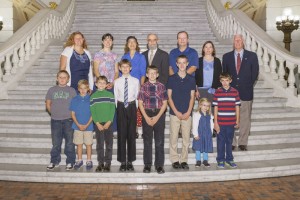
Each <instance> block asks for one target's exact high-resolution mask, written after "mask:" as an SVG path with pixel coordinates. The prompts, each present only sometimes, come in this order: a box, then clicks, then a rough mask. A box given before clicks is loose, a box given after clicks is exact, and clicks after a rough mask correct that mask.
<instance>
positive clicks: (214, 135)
mask: <svg viewBox="0 0 300 200" xmlns="http://www.w3.org/2000/svg"><path fill="white" fill-rule="evenodd" d="M212 137H213V138H214V137H217V131H216V130H215V129H214V131H213V134H212Z"/></svg>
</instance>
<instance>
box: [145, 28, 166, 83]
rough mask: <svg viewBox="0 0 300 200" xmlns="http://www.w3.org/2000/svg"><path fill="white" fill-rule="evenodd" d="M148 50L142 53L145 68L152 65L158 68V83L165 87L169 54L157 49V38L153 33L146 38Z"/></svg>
mask: <svg viewBox="0 0 300 200" xmlns="http://www.w3.org/2000/svg"><path fill="white" fill-rule="evenodd" d="M147 47H148V50H147V51H145V52H143V55H144V56H145V58H146V66H147V67H148V66H150V65H154V66H156V67H157V68H158V73H159V76H158V81H159V82H161V83H162V84H164V85H166V84H167V81H168V77H169V54H168V53H167V52H165V51H163V50H161V49H159V48H158V37H157V35H156V34H154V33H150V34H149V35H148V36H147Z"/></svg>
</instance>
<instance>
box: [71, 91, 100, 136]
mask: <svg viewBox="0 0 300 200" xmlns="http://www.w3.org/2000/svg"><path fill="white" fill-rule="evenodd" d="M70 110H71V111H73V112H74V113H75V116H76V119H77V121H78V123H79V124H82V125H85V124H87V123H88V121H89V120H90V118H91V111H90V95H88V94H87V95H85V96H84V97H82V96H80V95H77V96H76V97H74V98H73V99H72V101H71V104H70ZM72 128H73V129H74V130H79V128H78V126H77V125H76V123H75V122H73V124H72ZM93 130H94V126H93V123H90V125H89V126H88V127H87V128H86V131H93Z"/></svg>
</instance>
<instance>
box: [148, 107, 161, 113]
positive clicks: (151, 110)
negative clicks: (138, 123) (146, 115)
mask: <svg viewBox="0 0 300 200" xmlns="http://www.w3.org/2000/svg"><path fill="white" fill-rule="evenodd" d="M145 111H148V112H159V111H160V108H155V109H145Z"/></svg>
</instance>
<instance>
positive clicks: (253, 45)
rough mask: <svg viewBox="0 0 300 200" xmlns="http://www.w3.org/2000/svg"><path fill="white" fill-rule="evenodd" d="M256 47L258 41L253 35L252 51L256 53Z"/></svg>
mask: <svg viewBox="0 0 300 200" xmlns="http://www.w3.org/2000/svg"><path fill="white" fill-rule="evenodd" d="M256 49H257V46H256V41H255V38H254V37H252V41H251V51H253V52H254V53H256Z"/></svg>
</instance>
